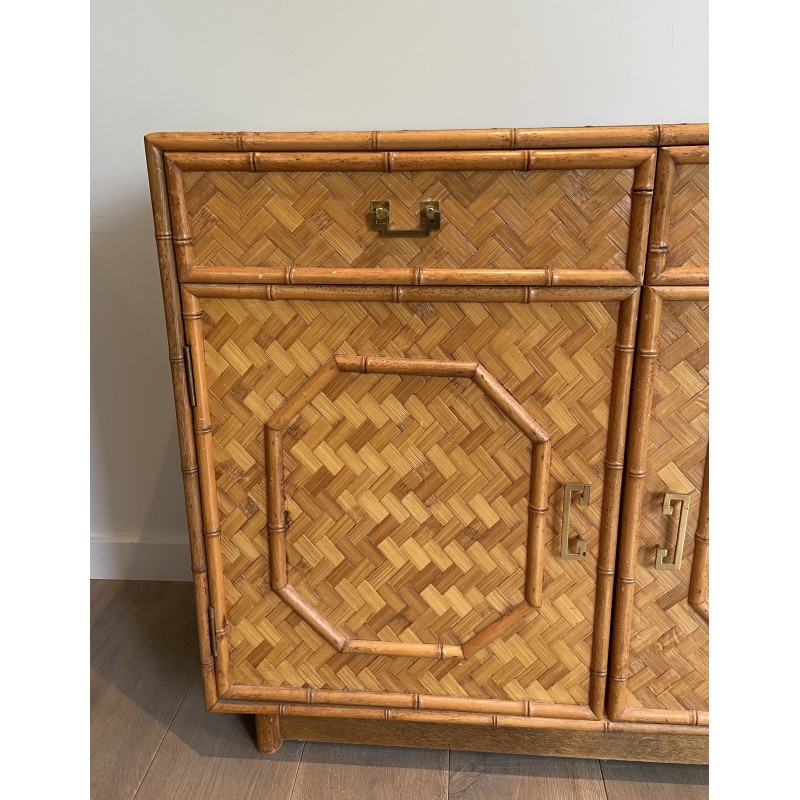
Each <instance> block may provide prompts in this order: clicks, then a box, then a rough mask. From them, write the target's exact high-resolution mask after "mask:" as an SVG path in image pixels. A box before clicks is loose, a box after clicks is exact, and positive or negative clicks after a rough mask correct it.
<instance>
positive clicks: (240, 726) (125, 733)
mask: <svg viewBox="0 0 800 800" xmlns="http://www.w3.org/2000/svg"><path fill="white" fill-rule="evenodd" d="M193 603H194V597H193V592H192V586H191V584H189V583H166V582H146V581H92V589H91V606H92V607H91V612H90V620H91V649H92V652H91V668H92V676H91V682H92V685H91V712H90V719H91V787H92V788H91V796H92V800H134V798H135V800H161V799H162V798H170V800H190V798H191V800H212V799H213V800H251V798H252V800H255V798H259V799H260V800H272V798H275V799H276V800H278V799H279V798H280V799H282V798H286V800H318V798H319V799H321V798H325V800H337V798H342V800H344V799H345V798H347V799H348V800H349V798H364V800H400V799H401V798H403V799H405V798H410V800H450V798H458V800H480V799H481V798H487V799H488V800H528V798H530V800H705V799H706V798H708V768H707V767H697V766H686V765H675V764H640V763H630V762H614V761H602V762H601V761H596V760H590V759H568V758H538V757H535V756H515V755H503V754H498V753H468V752H460V751H455V750H453V751H446V750H427V749H415V748H407V747H374V746H367V745H343V744H321V743H318V742H305V743H304V742H294V741H285V742H284V744H283V747H282V748H281V749H280V750H279V751H278V752H277V753H275V754H274V755H271V756H262V755H259V753H258V752H257V751H256V749H255V745H254V736H255V730H254V726H253V720H252V719H251V718H247V717H240V716H237V715H233V714H207V713H206V712H205V711H204V710H203V698H202V692H201V688H200V678H199V669H198V667H197V661H198V658H197V637H196V632H195V617H194V611H193Z"/></svg>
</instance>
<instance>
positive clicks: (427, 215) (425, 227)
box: [369, 200, 442, 236]
mask: <svg viewBox="0 0 800 800" xmlns="http://www.w3.org/2000/svg"><path fill="white" fill-rule="evenodd" d="M369 217H370V223H371V226H372V230H374V231H378V233H379V234H380V235H381V236H427V235H428V234H429V233H430V232H431V231H438V230H439V225H440V223H441V217H442V215H441V212H440V211H439V201H438V200H423V201H422V202H421V203H420V204H419V218H420V220H421V222H422V227H421V228H413V229H411V230H401V229H397V230H393V231H390V230H389V201H388V200H373V201H371V202H370V204H369Z"/></svg>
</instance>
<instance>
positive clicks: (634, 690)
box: [626, 301, 708, 710]
mask: <svg viewBox="0 0 800 800" xmlns="http://www.w3.org/2000/svg"><path fill="white" fill-rule="evenodd" d="M707 444H708V303H700V302H688V301H687V302H676V301H667V302H665V303H664V305H663V310H662V317H661V342H660V345H659V356H658V370H657V372H656V378H655V388H654V395H653V416H652V421H651V426H650V441H649V443H648V455H647V477H646V479H645V480H646V483H645V494H644V502H643V505H642V519H641V527H640V538H639V553H638V562H637V569H636V587H637V589H636V595H635V598H634V615H633V624H632V628H631V655H630V678H629V680H628V694H627V700H626V704H627V705H628V706H630V707H644V708H667V709H687V710H692V709H696V710H707V709H708V624H707V623H706V622H705V621H704V620H703V619H702V618H701V617H700V616H699V614H698V613H697V612H696V611H695V610H694V609H693V608H692V607H691V606H690V605H689V604H688V602H687V600H688V590H689V580H690V576H691V572H692V553H693V551H694V532H695V530H696V529H697V522H698V516H699V510H700V492H701V488H702V485H703V470H704V467H705V461H706V448H707ZM665 492H679V493H686V494H689V496H690V508H689V521H688V526H687V534H686V546H685V549H684V554H683V561H682V565H681V568H680V570H679V571H677V572H667V571H661V570H658V571H657V570H655V569H654V564H655V559H656V549H657V548H660V547H667V548H668V549H669V550H670V553H672V552H673V550H674V546H675V536H676V530H677V517H678V515H677V513H675V514H674V519H673V517H668V516H664V515H663V514H662V502H663V499H664V493H665Z"/></svg>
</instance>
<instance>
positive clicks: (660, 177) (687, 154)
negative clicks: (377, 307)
mask: <svg viewBox="0 0 800 800" xmlns="http://www.w3.org/2000/svg"><path fill="white" fill-rule="evenodd" d="M708 159H709V148H708V146H707V145H706V146H701V145H696V146H693V147H662V148H661V149H660V150H659V151H658V164H657V166H656V174H657V177H656V183H657V186H658V191H657V192H656V193H655V196H654V197H653V213H652V218H651V220H650V243H649V245H648V248H647V266H646V271H645V281H646V283H648V284H649V285H652V286H660V285H677V286H690V285H702V284H708V264H706V265H704V266H667V256H668V254H669V249H670V244H669V239H670V225H671V222H672V212H673V200H674V197H675V183H676V179H677V175H678V168H679V167H680V166H682V165H688V164H697V165H701V164H708ZM705 224H706V225H707V224H708V220H705ZM707 236H708V234H707V233H706V238H707Z"/></svg>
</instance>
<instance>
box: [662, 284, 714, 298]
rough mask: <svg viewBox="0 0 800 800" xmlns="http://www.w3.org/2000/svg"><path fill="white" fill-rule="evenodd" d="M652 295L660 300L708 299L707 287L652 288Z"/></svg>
mask: <svg viewBox="0 0 800 800" xmlns="http://www.w3.org/2000/svg"><path fill="white" fill-rule="evenodd" d="M651 291H652V292H653V294H655V295H656V296H657V297H659V298H660V299H661V300H665V301H666V300H696V301H703V300H708V298H709V289H708V286H653V287H652V288H651Z"/></svg>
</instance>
